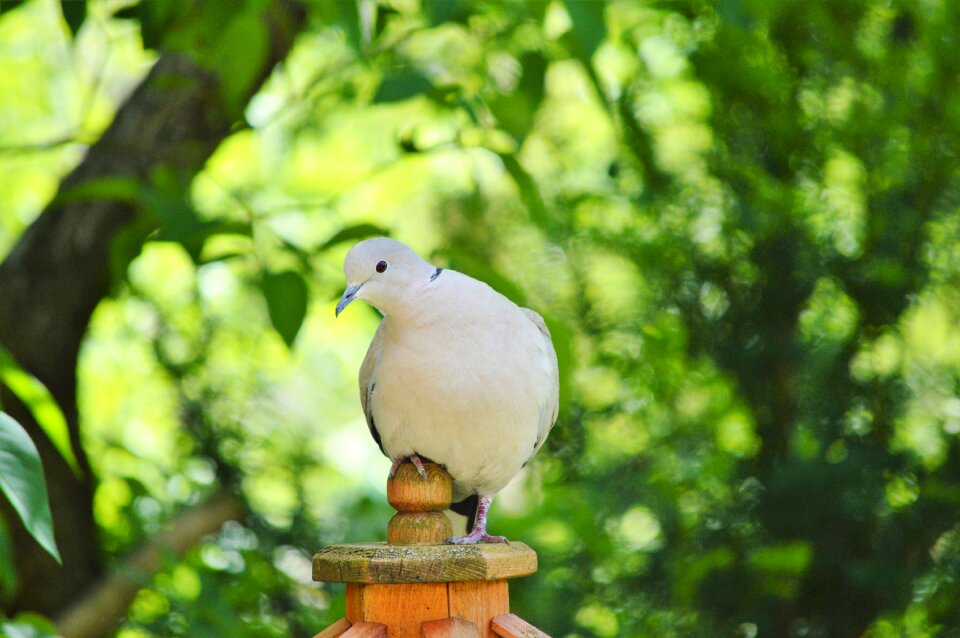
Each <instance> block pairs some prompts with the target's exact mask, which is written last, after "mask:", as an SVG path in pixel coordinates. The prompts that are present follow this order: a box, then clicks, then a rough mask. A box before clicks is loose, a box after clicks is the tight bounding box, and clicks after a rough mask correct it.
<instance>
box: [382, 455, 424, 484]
mask: <svg viewBox="0 0 960 638" xmlns="http://www.w3.org/2000/svg"><path fill="white" fill-rule="evenodd" d="M404 461H410V462H411V463H413V464H414V465H415V466H416V467H417V473H418V474H419V475H420V478H422V479H423V480H424V481H426V480H427V468H425V467H423V461H421V460H420V457H419V456H417V455H416V454H411V455H410V456H401V457H400V458H396V459H393V463H391V464H390V473H389V474H388V475H387V476H388V477H389V478H393V477H394V476H396V474H397V470H398V469H399V468H400V466H401V465H403V462H404Z"/></svg>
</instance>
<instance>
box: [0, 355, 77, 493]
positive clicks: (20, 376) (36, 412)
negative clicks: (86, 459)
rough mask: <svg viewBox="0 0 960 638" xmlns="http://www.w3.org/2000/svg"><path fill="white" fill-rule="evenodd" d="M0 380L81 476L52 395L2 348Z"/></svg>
mask: <svg viewBox="0 0 960 638" xmlns="http://www.w3.org/2000/svg"><path fill="white" fill-rule="evenodd" d="M0 381H2V382H3V384H4V385H5V386H7V388H9V389H10V391H11V392H13V393H14V394H15V395H17V398H18V399H20V400H21V401H22V402H23V404H24V405H25V406H27V409H28V410H30V414H32V415H33V418H34V419H36V421H37V424H38V425H39V426H40V428H41V429H42V430H43V431H44V433H45V434H46V435H47V437H48V438H49V439H50V442H51V443H53V446H54V447H55V448H57V451H58V452H59V453H60V455H61V456H62V457H63V458H64V460H65V461H66V462H67V464H68V465H69V466H70V469H72V470H73V472H74V474H76V475H77V476H81V475H82V472H81V470H80V464H79V463H78V462H77V457H76V455H75V454H74V452H73V446H72V445H71V443H70V430H69V428H68V427H67V419H66V418H65V417H64V416H63V411H62V410H60V406H59V405H57V402H56V401H55V400H54V398H53V395H51V394H50V391H49V390H48V389H47V387H46V386H45V385H43V383H41V382H40V380H39V379H37V378H36V377H35V376H33V375H32V374H30V373H29V372H27V371H26V370H24V369H23V368H21V367H20V365H19V364H18V363H17V362H16V361H15V360H14V358H13V357H12V356H10V353H9V352H7V351H6V350H4V349H3V348H0Z"/></svg>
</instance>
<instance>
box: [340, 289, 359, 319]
mask: <svg viewBox="0 0 960 638" xmlns="http://www.w3.org/2000/svg"><path fill="white" fill-rule="evenodd" d="M362 285H363V284H357V285H355V286H347V289H346V290H344V291H343V296H342V297H340V301H339V302H337V314H336V315H335V316H337V317H339V316H340V313H341V312H343V309H344V308H346V307H347V306H348V305H350V302H351V301H353V300H354V299H356V298H357V291H358V290H360V286H362Z"/></svg>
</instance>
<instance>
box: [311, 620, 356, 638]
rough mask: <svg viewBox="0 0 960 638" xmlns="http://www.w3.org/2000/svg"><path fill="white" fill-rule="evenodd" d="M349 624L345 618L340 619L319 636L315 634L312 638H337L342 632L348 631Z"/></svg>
mask: <svg viewBox="0 0 960 638" xmlns="http://www.w3.org/2000/svg"><path fill="white" fill-rule="evenodd" d="M351 624H352V623H351V622H350V621H349V620H347V619H346V618H341V619H340V620H338V621H337V622H335V623H333V624H332V625H330V626H329V627H327V628H326V629H324V630H323V631H321V632H320V633H319V634H317V635H316V636H314V637H313V638H337V637H338V636H340V635H341V634H342V633H343V632H345V631H346V630H348V629H350V625H351Z"/></svg>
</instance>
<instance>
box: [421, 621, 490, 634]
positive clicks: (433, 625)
mask: <svg viewBox="0 0 960 638" xmlns="http://www.w3.org/2000/svg"><path fill="white" fill-rule="evenodd" d="M420 635H421V636H422V637H423V638H480V630H479V629H477V626H476V625H474V624H473V623H472V622H467V621H466V620H464V619H463V618H444V619H443V620H428V621H427V622H425V623H423V625H421V626H420Z"/></svg>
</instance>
